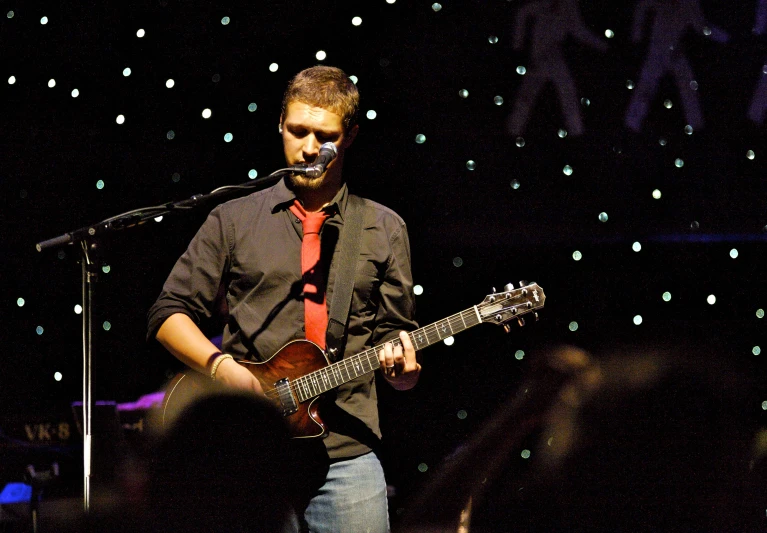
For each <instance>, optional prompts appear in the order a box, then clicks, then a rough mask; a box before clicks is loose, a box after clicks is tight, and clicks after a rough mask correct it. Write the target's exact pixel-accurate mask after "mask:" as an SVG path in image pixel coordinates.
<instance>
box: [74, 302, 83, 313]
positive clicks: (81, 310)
mask: <svg viewBox="0 0 767 533" xmlns="http://www.w3.org/2000/svg"><path fill="white" fill-rule="evenodd" d="M82 313H83V306H82V305H80V304H77V305H76V306H75V314H76V315H81V314H82Z"/></svg>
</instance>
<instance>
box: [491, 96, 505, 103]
mask: <svg viewBox="0 0 767 533" xmlns="http://www.w3.org/2000/svg"><path fill="white" fill-rule="evenodd" d="M493 103H494V104H495V105H503V96H496V97H495V98H493Z"/></svg>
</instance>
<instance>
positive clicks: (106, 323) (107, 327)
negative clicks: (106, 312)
mask: <svg viewBox="0 0 767 533" xmlns="http://www.w3.org/2000/svg"><path fill="white" fill-rule="evenodd" d="M101 327H102V328H104V331H109V330H110V329H112V323H111V322H109V320H105V321H104V323H103V324H102V325H101Z"/></svg>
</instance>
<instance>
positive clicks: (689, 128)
mask: <svg viewBox="0 0 767 533" xmlns="http://www.w3.org/2000/svg"><path fill="white" fill-rule="evenodd" d="M684 132H685V133H686V134H687V135H692V133H693V129H692V126H690V125H689V124H687V125H686V126H685V127H684Z"/></svg>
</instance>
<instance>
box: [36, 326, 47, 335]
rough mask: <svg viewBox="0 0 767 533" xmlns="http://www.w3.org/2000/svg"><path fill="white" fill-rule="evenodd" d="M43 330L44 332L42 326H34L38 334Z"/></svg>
mask: <svg viewBox="0 0 767 533" xmlns="http://www.w3.org/2000/svg"><path fill="white" fill-rule="evenodd" d="M44 332H45V330H44V329H43V327H42V326H37V327H36V328H35V333H37V334H38V335H42V334H43V333H44Z"/></svg>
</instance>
